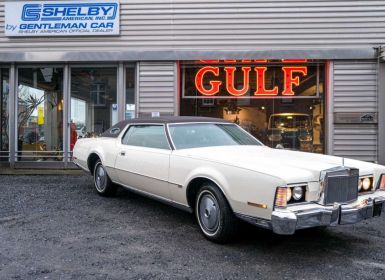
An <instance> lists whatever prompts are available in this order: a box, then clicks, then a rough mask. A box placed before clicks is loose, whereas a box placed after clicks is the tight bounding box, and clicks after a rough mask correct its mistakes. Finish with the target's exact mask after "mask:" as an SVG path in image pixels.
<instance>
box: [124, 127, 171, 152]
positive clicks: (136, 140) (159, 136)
mask: <svg viewBox="0 0 385 280" xmlns="http://www.w3.org/2000/svg"><path fill="white" fill-rule="evenodd" d="M122 144H124V145H131V146H139V147H147V148H155V149H164V150H169V149H170V147H169V145H168V140H167V137H166V133H165V131H164V126H163V125H133V126H130V128H129V129H128V131H127V132H126V134H125V135H124V136H123V138H122Z"/></svg>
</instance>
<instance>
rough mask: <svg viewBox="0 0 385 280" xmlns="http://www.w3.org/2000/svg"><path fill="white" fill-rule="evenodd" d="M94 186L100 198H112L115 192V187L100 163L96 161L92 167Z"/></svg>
mask: <svg viewBox="0 0 385 280" xmlns="http://www.w3.org/2000/svg"><path fill="white" fill-rule="evenodd" d="M93 175H94V186H95V189H96V191H97V192H98V194H100V195H101V196H112V195H114V194H115V193H116V191H117V186H116V185H115V184H114V183H113V182H112V181H111V179H110V177H108V174H107V172H106V169H105V168H104V166H103V164H102V162H101V161H100V160H98V161H97V162H96V164H95V167H94V174H93Z"/></svg>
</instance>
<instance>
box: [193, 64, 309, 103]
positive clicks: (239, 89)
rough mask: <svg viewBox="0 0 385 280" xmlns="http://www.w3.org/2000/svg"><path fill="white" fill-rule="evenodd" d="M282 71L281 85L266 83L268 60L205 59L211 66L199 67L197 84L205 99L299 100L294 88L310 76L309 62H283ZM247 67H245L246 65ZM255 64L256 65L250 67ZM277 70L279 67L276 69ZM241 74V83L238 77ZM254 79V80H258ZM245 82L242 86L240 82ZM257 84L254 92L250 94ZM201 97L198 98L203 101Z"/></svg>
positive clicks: (196, 75)
mask: <svg viewBox="0 0 385 280" xmlns="http://www.w3.org/2000/svg"><path fill="white" fill-rule="evenodd" d="M280 62H281V63H282V64H287V66H286V65H283V66H280V71H281V72H282V73H281V74H282V76H283V79H282V81H281V83H282V84H280V85H274V84H273V85H270V86H268V85H267V84H266V73H267V71H268V68H269V63H268V61H267V60H265V59H262V60H239V61H237V60H223V61H219V60H201V61H200V62H199V63H202V64H207V65H205V66H202V67H200V68H198V70H197V71H196V74H195V80H194V85H195V88H196V91H197V92H198V93H199V95H200V96H201V97H202V98H210V97H214V98H215V97H216V98H219V97H220V98H224V97H226V98H242V97H247V98H263V97H265V98H274V97H281V98H283V97H295V95H296V93H295V91H294V87H297V86H299V85H300V83H301V81H302V80H303V79H305V78H306V77H307V76H308V66H307V65H306V62H307V60H305V59H282V60H281V61H280ZM243 64H244V66H243ZM253 64H255V65H256V66H249V65H253ZM275 69H276V66H275ZM236 75H238V76H237V77H238V83H237V84H236V83H235V80H236V79H235V76H236ZM250 77H253V79H254V81H252V80H251V78H250ZM239 80H241V83H239ZM251 84H253V88H254V89H253V91H252V92H251V93H250V90H251V88H252V86H251ZM199 95H198V96H197V97H198V98H199Z"/></svg>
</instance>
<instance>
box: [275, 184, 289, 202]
mask: <svg viewBox="0 0 385 280" xmlns="http://www.w3.org/2000/svg"><path fill="white" fill-rule="evenodd" d="M287 190H288V188H286V187H278V188H277V193H276V194H275V206H277V207H286V205H287V195H288V192H287Z"/></svg>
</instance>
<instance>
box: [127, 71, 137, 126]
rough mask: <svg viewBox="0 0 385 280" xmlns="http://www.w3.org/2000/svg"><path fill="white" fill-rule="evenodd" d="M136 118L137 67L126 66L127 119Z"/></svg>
mask: <svg viewBox="0 0 385 280" xmlns="http://www.w3.org/2000/svg"><path fill="white" fill-rule="evenodd" d="M132 118H135V67H134V66H132V67H127V68H126V111H125V119H126V120H129V119H132Z"/></svg>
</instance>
